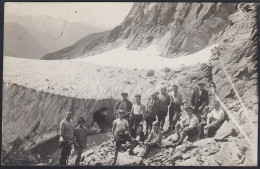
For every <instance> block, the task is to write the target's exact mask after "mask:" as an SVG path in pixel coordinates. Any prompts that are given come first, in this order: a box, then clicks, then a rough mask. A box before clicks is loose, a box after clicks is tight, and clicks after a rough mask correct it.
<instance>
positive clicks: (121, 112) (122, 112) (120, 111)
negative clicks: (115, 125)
mask: <svg viewBox="0 0 260 169" xmlns="http://www.w3.org/2000/svg"><path fill="white" fill-rule="evenodd" d="M117 113H118V114H124V113H125V111H124V110H118V111H117Z"/></svg>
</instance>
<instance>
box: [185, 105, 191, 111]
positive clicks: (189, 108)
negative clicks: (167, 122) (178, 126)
mask: <svg viewBox="0 0 260 169" xmlns="http://www.w3.org/2000/svg"><path fill="white" fill-rule="evenodd" d="M185 110H186V111H187V110H192V111H193V108H192V107H191V106H188V107H186V108H185Z"/></svg>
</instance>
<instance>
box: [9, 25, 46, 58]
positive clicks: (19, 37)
mask: <svg viewBox="0 0 260 169" xmlns="http://www.w3.org/2000/svg"><path fill="white" fill-rule="evenodd" d="M4 30H5V31H4V55H6V56H13V57H22V58H34V59H39V58H41V57H42V55H43V54H46V53H48V52H50V51H48V50H47V49H46V48H44V47H43V45H41V43H40V41H39V40H37V39H36V38H35V37H33V35H32V34H31V32H30V31H28V30H27V29H26V28H24V27H23V26H21V25H20V24H18V23H15V22H8V23H5V24H4Z"/></svg>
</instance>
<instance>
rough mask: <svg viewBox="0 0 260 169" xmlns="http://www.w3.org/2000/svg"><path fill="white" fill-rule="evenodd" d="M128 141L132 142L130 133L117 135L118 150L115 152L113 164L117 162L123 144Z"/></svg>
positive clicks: (116, 148) (116, 147)
mask: <svg viewBox="0 0 260 169" xmlns="http://www.w3.org/2000/svg"><path fill="white" fill-rule="evenodd" d="M118 134H119V133H118ZM126 141H128V142H130V143H131V142H132V139H131V137H130V136H129V134H121V135H120V136H118V137H117V139H116V146H115V150H116V152H115V158H114V163H113V164H115V163H116V160H117V155H118V151H119V150H120V147H121V145H122V144H125V143H126Z"/></svg>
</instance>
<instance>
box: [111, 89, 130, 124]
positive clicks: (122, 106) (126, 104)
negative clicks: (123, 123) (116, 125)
mask: <svg viewBox="0 0 260 169" xmlns="http://www.w3.org/2000/svg"><path fill="white" fill-rule="evenodd" d="M121 96H122V100H119V101H118V102H117V103H116V105H115V108H114V109H115V112H117V111H118V110H124V112H125V114H124V116H123V117H124V119H126V120H129V115H130V113H128V112H130V111H131V109H132V106H133V104H132V102H131V101H129V100H128V99H127V97H128V93H126V92H122V93H121ZM116 118H118V114H116Z"/></svg>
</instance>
